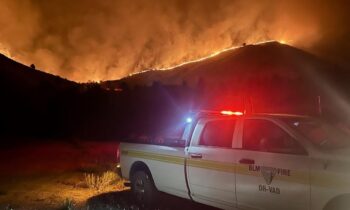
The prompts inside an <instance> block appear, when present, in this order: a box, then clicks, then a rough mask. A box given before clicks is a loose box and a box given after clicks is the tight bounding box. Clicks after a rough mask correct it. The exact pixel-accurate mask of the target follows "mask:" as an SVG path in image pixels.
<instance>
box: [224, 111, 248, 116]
mask: <svg viewBox="0 0 350 210" xmlns="http://www.w3.org/2000/svg"><path fill="white" fill-rule="evenodd" d="M220 113H221V114H222V115H236V116H242V115H243V112H233V111H229V110H223V111H221V112H220Z"/></svg>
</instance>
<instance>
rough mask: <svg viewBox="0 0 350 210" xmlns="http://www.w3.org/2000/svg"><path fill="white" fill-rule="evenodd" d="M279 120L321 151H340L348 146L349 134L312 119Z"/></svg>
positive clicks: (349, 142) (349, 141) (349, 144)
mask: <svg viewBox="0 0 350 210" xmlns="http://www.w3.org/2000/svg"><path fill="white" fill-rule="evenodd" d="M281 120H283V121H284V122H286V123H287V124H288V125H289V126H291V127H292V128H294V129H296V130H297V131H298V132H299V133H301V134H302V135H303V136H305V137H306V138H307V139H309V140H310V141H311V142H312V143H313V144H314V145H316V146H317V147H320V148H322V149H340V148H343V147H349V146H350V135H349V133H347V132H345V131H344V130H342V129H340V128H338V127H336V126H332V125H330V124H328V123H326V122H323V121H320V120H317V119H313V118H292V119H291V118H283V119H281ZM348 132H349V131H348Z"/></svg>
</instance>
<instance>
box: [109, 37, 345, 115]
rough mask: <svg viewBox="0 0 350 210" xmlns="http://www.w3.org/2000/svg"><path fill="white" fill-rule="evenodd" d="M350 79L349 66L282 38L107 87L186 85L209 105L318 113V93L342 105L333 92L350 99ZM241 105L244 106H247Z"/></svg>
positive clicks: (324, 99)
mask: <svg viewBox="0 0 350 210" xmlns="http://www.w3.org/2000/svg"><path fill="white" fill-rule="evenodd" d="M349 80H350V74H349V72H348V71H345V70H343V69H340V68H339V67H337V66H336V65H333V64H330V63H328V62H326V61H324V60H323V59H321V58H319V57H317V56H315V55H312V54H310V53H308V52H305V51H303V50H301V49H298V48H295V47H292V46H289V45H284V44H280V43H278V42H267V43H264V44H258V45H247V46H242V47H240V48H236V49H232V50H228V51H225V52H223V53H221V54H219V55H217V56H214V57H210V58H208V59H205V60H201V61H199V62H193V63H189V64H185V65H182V66H179V67H176V68H173V69H170V70H166V71H164V70H150V71H146V72H143V73H139V74H134V75H131V76H128V77H125V78H122V79H120V80H116V81H106V82H104V83H102V85H103V86H104V87H108V88H123V87H125V86H126V87H128V88H133V87H142V86H152V84H153V83H154V82H156V83H159V84H163V85H186V86H190V87H193V88H197V89H199V90H200V93H201V94H202V95H203V97H202V98H204V99H203V101H202V102H201V104H202V105H203V104H204V107H215V108H226V107H228V108H230V107H237V106H239V105H237V104H240V103H241V104H242V103H253V104H254V109H255V111H258V112H291V113H307V114H310V113H311V114H317V113H315V112H317V106H318V101H317V100H318V97H319V96H320V97H321V99H322V104H321V105H322V106H323V107H324V109H326V110H331V109H333V110H336V109H338V108H335V107H336V105H335V104H334V103H336V102H337V101H336V100H339V98H338V99H335V97H338V96H336V94H333V93H337V94H339V95H344V96H345V97H348V98H349V96H350V92H349V91H348V90H349ZM247 100H248V101H250V102H246V101H247ZM234 101H235V102H234ZM242 101H244V102H242ZM251 101H253V102H251ZM244 106H246V105H244ZM240 107H241V108H240V109H242V105H240ZM330 107H332V108H330ZM343 108H344V107H343ZM328 113H330V112H328Z"/></svg>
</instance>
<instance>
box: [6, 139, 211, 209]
mask: <svg viewBox="0 0 350 210" xmlns="http://www.w3.org/2000/svg"><path fill="white" fill-rule="evenodd" d="M117 148H118V143H117V142H75V143H45V144H44V143H42V144H31V145H26V146H24V145H23V146H17V147H15V148H6V150H4V149H2V151H1V153H0V209H8V210H9V209H14V210H18V209H21V210H30V209H33V210H34V209H38V210H41V209H62V210H63V209H70V210H71V209H89V210H91V209H98V210H99V209H108V210H114V209H116V210H117V209H146V208H145V207H142V206H140V205H137V204H136V203H135V201H134V200H133V197H132V195H131V192H130V189H129V188H126V187H124V181H125V180H123V179H121V178H120V177H119V176H118V175H117V173H116V156H115V154H116V151H117ZM104 175H106V176H104ZM87 176H90V177H100V178H101V180H104V181H103V182H104V183H105V184H101V183H100V184H96V182H93V181H91V178H90V179H88V178H87ZM94 183H95V184H94ZM159 201H160V202H159V203H158V206H157V207H156V209H210V207H207V206H203V205H200V204H194V203H192V202H190V201H188V200H185V199H180V198H177V197H174V196H170V195H166V194H161V196H160V198H159Z"/></svg>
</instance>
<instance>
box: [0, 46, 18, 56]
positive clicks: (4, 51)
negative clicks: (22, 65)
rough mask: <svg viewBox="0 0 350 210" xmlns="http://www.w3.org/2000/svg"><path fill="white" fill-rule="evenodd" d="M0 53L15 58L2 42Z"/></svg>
mask: <svg viewBox="0 0 350 210" xmlns="http://www.w3.org/2000/svg"><path fill="white" fill-rule="evenodd" d="M0 54H3V55H5V56H6V57H8V58H11V59H15V57H14V56H12V54H11V52H10V50H9V49H8V48H6V47H5V46H4V45H3V44H1V43H0Z"/></svg>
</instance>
